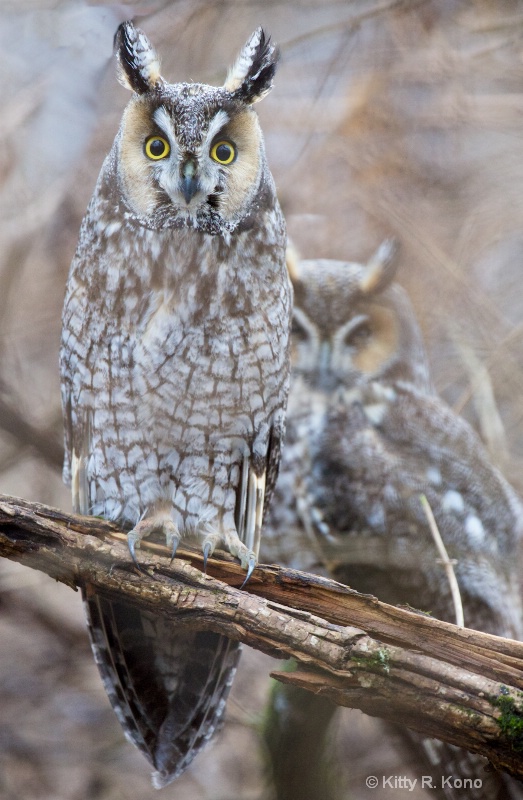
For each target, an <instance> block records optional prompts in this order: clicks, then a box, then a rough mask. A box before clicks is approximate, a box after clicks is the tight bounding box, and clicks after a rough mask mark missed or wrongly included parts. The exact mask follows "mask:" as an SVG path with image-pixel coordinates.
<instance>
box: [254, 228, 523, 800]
mask: <svg viewBox="0 0 523 800" xmlns="http://www.w3.org/2000/svg"><path fill="white" fill-rule="evenodd" d="M394 255H395V254H394V244H393V242H391V241H386V242H384V243H383V245H382V246H381V247H380V248H379V249H378V251H377V253H376V254H375V255H374V256H373V258H372V259H371V260H370V262H369V263H368V264H367V265H365V266H364V265H360V264H356V263H346V262H342V261H330V260H314V261H299V260H297V259H296V258H295V257H293V258H292V260H291V261H290V264H289V269H290V274H291V277H292V281H293V284H294V292H295V308H294V317H293V331H292V356H291V362H292V379H291V392H290V397H289V407H288V417H287V434H286V446H285V449H284V456H283V460H282V464H281V473H280V478H279V481H278V484H277V489H276V496H275V502H274V505H273V507H272V509H271V512H270V515H269V518H268V521H267V526H266V535H265V537H264V548H263V551H262V557H263V558H264V559H265V560H273V561H280V562H283V563H285V564H288V565H289V566H294V567H298V568H305V569H310V568H320V570H322V571H324V572H326V573H327V574H329V575H330V576H332V577H333V578H335V579H336V580H339V581H342V582H343V583H346V584H348V585H349V586H351V587H352V588H353V589H356V590H358V591H360V592H367V593H371V594H373V595H375V596H377V597H378V598H379V599H380V600H382V601H385V602H387V603H391V604H408V605H410V606H412V607H414V608H416V609H420V610H423V611H427V612H430V613H431V614H432V615H433V616H435V617H437V618H439V619H442V620H446V621H449V622H456V613H455V606H454V603H453V600H452V595H451V589H450V585H449V581H448V578H447V575H446V572H445V568H444V566H443V565H442V563H441V559H440V557H439V553H438V550H437V546H436V544H435V541H434V539H433V535H432V534H431V528H430V524H429V519H428V514H427V510H426V504H424V503H425V501H424V500H423V497H424V498H426V501H428V505H429V506H430V509H431V511H432V513H433V515H434V518H435V520H436V523H437V527H438V529H439V532H440V534H441V537H442V539H443V542H444V544H445V547H446V550H447V552H448V556H449V558H450V559H451V560H452V562H453V563H454V571H455V574H456V577H457V581H458V584H459V588H460V593H461V599H462V604H463V611H464V621H465V625H466V626H467V627H470V628H475V629H478V630H482V631H485V632H488V633H494V634H498V635H501V636H507V637H510V638H515V639H521V638H523V614H522V603H521V596H520V588H519V577H518V573H519V550H520V542H521V535H522V531H523V506H522V504H521V502H520V500H519V499H518V497H517V496H516V494H515V492H514V491H513V489H512V488H511V487H510V486H509V484H508V483H507V481H506V480H505V479H504V478H503V476H502V475H501V473H500V472H499V471H498V470H497V469H496V468H495V467H494V466H493V465H492V464H491V462H490V459H489V456H488V454H487V452H486V450H485V448H484V447H483V445H482V443H481V442H480V440H479V438H478V436H477V435H476V433H475V432H474V431H473V430H472V428H471V427H470V426H469V424H468V423H467V422H465V421H464V420H463V419H462V418H461V417H459V416H458V415H457V414H455V413H454V412H453V411H452V409H451V408H449V407H448V406H447V405H446V404H445V403H444V402H443V401H442V400H441V399H440V398H439V397H438V396H437V394H436V393H435V391H434V389H433V387H432V384H431V379H430V372H429V367H428V362H427V358H426V355H425V351H424V347H423V342H422V337H421V332H420V329H419V327H418V324H417V322H416V319H415V316H414V313H413V310H412V307H411V305H410V302H409V300H408V297H407V295H406V293H405V291H404V290H403V289H402V288H401V287H400V286H399V285H397V284H396V283H394V282H393V278H394V274H395V268H394V263H395V258H394ZM285 692H286V689H285V688H281V687H278V696H279V699H278V703H279V705H278V706H276V705H275V706H274V708H280V709H283V710H282V711H281V714H280V720H279V723H280V725H281V727H282V731H281V735H282V738H281V739H280V740H279V741H278V742H277V743H276V742H274V743H273V745H272V744H271V742H270V741H268V742H267V744H268V748H269V750H271V748H272V747H273V746H274V750H275V749H276V747H278V746H279V748H280V751H281V750H283V749H284V750H285V758H284V759H280V762H279V764H280V766H279V767H278V766H277V768H276V773H277V770H278V769H279V768H280V767H281V769H282V773H281V775H283V774H284V773H285V774H286V775H287V776H288V775H289V774H290V772H292V769H296V770H298V771H301V772H303V769H304V768H305V767H304V765H303V764H301V765H299V764H294V765H293V764H292V752H291V750H292V737H293V733H292V725H293V724H294V722H296V719H297V718H298V717H299V718H300V725H301V726H302V732H301V735H305V734H304V726H307V724H309V723H308V722H307V721H305V720H304V719H303V715H301V716H300V710H299V706H300V700H299V699H298V700H296V699H295V698H294V700H292V697H293V695H292V693H291V692H288V693H287V704H286V703H285V702H283V701H282V696H283V695H284V694H285ZM293 702H294V703H295V706H294V709H293V708H292V703H293ZM310 702H311V704H312V706H314V709H312V710H311V711H310V713H309V714H308V715H307V716H310V717H313V716H314V715H315V714H316V713H317V712H318V709H319V707H320V706H321V705H322V704H324V703H325V702H326V701H322V699H321V698H316V697H315V698H314V700H311V701H310ZM274 708H273V710H274ZM285 709H286V710H285ZM276 713H278V712H277V711H276ZM331 713H334V707H332V712H331ZM400 735H401V738H402V739H403V740H404V741H406V742H407V744H408V749H409V751H410V752H411V753H412V751H413V749H414V751H415V752H416V756H415V758H416V759H417V760H416V765H417V769H418V771H419V767H420V763H424V766H423V769H424V770H428V771H427V772H426V773H425V774H431V770H432V772H433V774H434V775H435V776H436V778H435V781H434V783H435V785H436V786H438V787H441V775H442V774H445V775H449V774H450V775H456V776H457V775H467V776H468V775H470V774H472V775H480V777H481V779H482V787H483V788H482V790H470V789H467V791H466V793H465V794H460V793H459V791H457V790H454V793H452V791H453V790H449V791H450V792H451V793H450V794H445V793H444V792H443V790H441V789H440V790H439V791H440V792H441V795H440V796H441V797H449V798H450V797H452V798H458V797H463V798H464V797H467V798H477V799H478V800H479V798H481V799H482V800H486V799H487V798H488V799H489V800H492V799H493V798H501V797H503V798H506V797H509V796H519V795H516V794H514V795H511V794H509V789H508V783H509V781H507V783H505V776H501V775H500V774H498V773H489V774H487V773H485V772H484V771H483V768H484V764H485V760H484V759H481V758H480V757H478V756H476V755H473V754H469V753H466V752H465V751H462V750H458V749H457V748H453V747H451V746H450V745H445V744H443V743H441V742H436V741H433V740H430V741H429V740H422V737H421V736H417V735H416V734H414V733H413V732H408V731H406V729H402V733H400ZM286 737H287V738H286ZM311 741H313V742H314V741H315V740H314V734H313V730H312V723H311ZM314 746H315V747H316V748H320V747H321V743H320V742H319V741H318V740H317V739H316V743H315V745H314ZM274 750H273V751H272V753H273V759H275V760H276V762H278V756H277V754H275V752H274ZM282 761H285V764H284V765H282V763H281V762H282ZM437 776H439V777H437ZM275 780H276V783H277V784H278V776H277V774H276V778H275ZM281 782H282V783H283V777H282V778H281ZM510 784H511V786H512V791H514V792H516V784H515V782H514V781H512V780H510ZM517 786H518V787H519V784H518V785H517ZM278 788H279V793H278V800H283V798H286V797H287V795H286V794H285V791H284V790H283V789H282V788H281V787H278ZM474 792H477V793H474ZM288 796H289V797H290V796H291V795H290V794H289V795H288ZM431 796H432V797H434V796H437V793H436V792H435V791H434V790H431ZM522 796H523V793H522Z"/></svg>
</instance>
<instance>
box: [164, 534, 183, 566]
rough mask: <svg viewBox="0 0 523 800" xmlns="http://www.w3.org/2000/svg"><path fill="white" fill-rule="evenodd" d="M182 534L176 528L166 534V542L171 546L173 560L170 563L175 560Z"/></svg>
mask: <svg viewBox="0 0 523 800" xmlns="http://www.w3.org/2000/svg"><path fill="white" fill-rule="evenodd" d="M181 538H182V537H181V536H180V534H179V533H178V530H177V529H176V528H175V529H174V530H168V531H167V532H166V534H165V544H166V545H167V547H170V548H171V561H170V563H169V565H170V564H172V563H173V561H174V557H175V555H176V551H177V550H178V545H179V544H180V541H181Z"/></svg>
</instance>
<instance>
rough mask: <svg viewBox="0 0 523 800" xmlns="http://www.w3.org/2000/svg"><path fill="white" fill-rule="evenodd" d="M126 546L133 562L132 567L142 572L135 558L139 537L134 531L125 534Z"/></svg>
mask: <svg viewBox="0 0 523 800" xmlns="http://www.w3.org/2000/svg"><path fill="white" fill-rule="evenodd" d="M127 546H128V548H129V552H130V554H131V558H132V560H133V562H134V566H135V567H136V568H137V569H139V570H140V572H143V570H142V568H141V566H140V565H139V563H138V559H137V558H136V547H140V537H139V536H138V535H137V534H136V532H135V531H129V533H128V534H127Z"/></svg>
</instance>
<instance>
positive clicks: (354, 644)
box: [0, 496, 523, 778]
mask: <svg viewBox="0 0 523 800" xmlns="http://www.w3.org/2000/svg"><path fill="white" fill-rule="evenodd" d="M0 555H2V556H5V557H7V558H10V559H12V560H14V561H18V562H20V563H21V564H25V565H26V566H29V567H32V568H34V569H39V570H41V571H43V572H46V573H47V574H48V575H51V576H52V577H54V578H56V579H57V580H60V581H62V582H63V583H65V584H67V585H68V586H71V587H73V588H74V587H76V586H77V585H81V584H90V585H91V586H92V588H93V589H95V590H97V591H103V592H105V593H106V594H108V595H111V596H118V597H119V599H122V598H125V600H127V601H128V602H132V603H136V604H139V605H140V606H141V607H143V608H147V609H148V610H150V611H154V612H155V613H157V614H161V615H163V616H165V617H167V618H171V619H173V620H175V621H176V623H177V624H178V625H180V626H185V627H187V628H188V629H189V628H191V629H196V628H197V629H205V630H213V631H216V632H219V633H222V634H225V635H226V636H229V637H230V638H231V639H235V640H240V641H243V642H245V643H246V644H248V645H250V646H251V647H254V648H256V649H258V650H262V651H263V652H265V653H268V654H270V655H274V656H278V657H284V658H291V657H293V658H295V659H296V660H297V661H298V662H299V666H298V669H297V670H296V671H295V672H278V673H274V677H276V678H278V679H279V680H281V681H286V682H288V683H293V684H294V685H296V686H300V687H302V688H304V689H307V690H309V691H312V692H314V693H316V694H322V695H324V696H326V697H329V698H331V699H332V700H333V701H334V702H335V703H338V704H340V705H346V706H350V707H353V708H360V709H361V710H362V711H364V712H366V713H368V714H371V715H373V716H380V717H383V718H385V719H390V720H393V721H394V722H403V723H404V724H406V725H408V726H409V727H411V728H413V729H415V730H417V731H420V732H422V733H424V734H426V735H429V736H435V737H436V738H439V739H443V740H444V741H447V742H450V743H452V744H455V745H459V746H460V747H464V748H466V749H468V750H472V751H474V752H478V753H481V754H482V755H484V756H486V757H487V758H488V759H490V761H491V762H492V764H493V765H494V766H495V767H496V768H499V769H505V770H507V771H508V772H510V773H511V774H512V775H514V776H516V777H519V778H523V759H522V757H521V754H522V752H523V702H522V697H523V691H522V690H523V643H520V642H514V641H511V640H508V639H502V638H500V637H497V636H491V635H488V634H484V633H479V632H477V631H472V630H467V629H460V628H457V627H456V626H454V625H450V624H448V623H444V622H440V621H439V620H435V619H431V618H430V617H427V616H425V615H423V614H418V613H415V612H413V611H407V610H404V609H400V608H396V607H394V606H389V605H387V604H385V603H381V602H380V601H378V600H377V599H376V598H374V597H371V596H369V595H361V594H358V593H357V592H355V591H353V590H351V589H349V588H348V587H346V586H344V585H342V584H338V583H336V582H334V581H330V580H327V579H324V578H320V577H316V576H313V575H309V574H307V573H303V572H298V571H296V570H289V569H283V568H280V567H276V566H260V567H258V568H257V569H256V570H255V572H254V574H253V576H252V578H251V580H250V581H249V583H248V585H247V587H246V590H245V591H240V590H239V589H238V587H239V586H240V585H241V583H242V581H243V578H244V573H243V571H242V570H241V568H240V567H239V566H238V565H237V564H236V563H234V562H233V561H232V560H231V559H227V558H226V557H225V556H224V557H223V559H218V558H213V559H210V560H209V564H208V572H209V574H208V575H203V574H202V572H201V571H200V568H201V566H202V556H201V554H200V553H197V552H195V551H194V552H193V551H188V550H187V551H184V552H183V553H180V556H181V557H180V558H178V557H177V558H176V559H175V560H174V562H173V564H172V565H171V566H169V559H168V551H167V550H166V548H165V547H163V546H161V545H155V544H153V543H151V544H147V547H145V543H144V547H143V548H142V550H141V552H140V558H141V559H142V563H143V564H144V566H147V569H148V570H149V571H150V573H151V574H150V576H148V575H144V574H138V573H137V572H136V571H135V570H134V568H133V567H132V565H131V562H130V558H129V554H128V550H127V544H126V538H125V534H123V533H121V532H120V531H119V530H118V529H117V528H116V527H115V526H114V525H112V524H111V523H108V522H104V521H102V520H99V519H96V518H94V517H79V516H76V515H69V514H65V513H64V512H62V511H58V510H57V509H53V508H49V507H47V506H43V505H40V504H37V503H28V502H27V501H25V500H19V499H16V498H11V497H5V496H0Z"/></svg>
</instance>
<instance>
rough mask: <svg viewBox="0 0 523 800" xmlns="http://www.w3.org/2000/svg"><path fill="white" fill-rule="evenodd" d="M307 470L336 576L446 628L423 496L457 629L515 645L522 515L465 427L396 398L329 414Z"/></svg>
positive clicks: (399, 391) (448, 610) (418, 401)
mask: <svg viewBox="0 0 523 800" xmlns="http://www.w3.org/2000/svg"><path fill="white" fill-rule="evenodd" d="M320 438H321V441H320V445H319V448H318V455H317V457H315V458H313V463H314V467H313V473H312V478H311V480H310V494H311V496H312V497H313V498H314V503H315V504H316V507H317V508H318V509H319V512H320V513H321V515H322V516H323V518H324V519H325V521H326V522H327V524H328V528H329V532H330V534H331V535H330V536H329V537H326V536H323V537H322V536H321V534H319V535H318V538H322V540H323V546H324V550H325V552H326V553H328V557H327V559H328V561H329V563H330V564H331V565H332V569H333V572H334V574H335V575H336V576H337V577H338V579H340V580H344V581H345V582H348V583H350V584H351V585H352V586H354V588H356V589H360V590H361V591H368V592H372V593H374V594H377V595H378V597H380V599H382V600H385V601H387V602H391V603H395V604H397V603H409V604H411V605H413V606H414V607H416V608H422V609H423V610H427V611H431V612H432V613H433V614H434V615H435V616H437V617H439V618H441V619H446V620H449V621H454V610H453V604H452V600H451V595H450V590H449V585H448V580H447V578H446V573H445V571H444V569H443V567H442V565H441V563H440V562H439V561H438V558H439V556H438V553H437V550H436V545H435V544H434V541H433V539H432V535H431V532H430V525H429V522H428V519H427V516H426V511H425V509H424V507H423V503H422V501H421V496H422V495H425V497H426V498H427V500H428V502H429V504H430V507H431V509H432V512H433V514H434V517H435V519H436V522H437V525H438V529H439V531H440V533H441V536H442V538H443V541H444V543H445V546H446V548H447V551H448V554H449V556H450V558H451V559H455V560H456V562H457V563H456V565H455V572H456V577H457V579H458V583H459V585H460V590H461V593H462V599H463V603H464V611H465V624H466V625H467V626H468V627H473V628H477V629H479V630H484V631H487V632H492V633H498V634H500V635H505V636H512V637H515V638H520V637H521V636H522V634H523V625H522V617H523V612H522V604H521V596H520V590H519V586H518V580H517V563H516V560H517V558H518V557H519V548H520V543H521V530H522V523H523V507H522V505H521V503H520V501H519V500H518V498H517V497H516V495H515V493H514V491H513V490H512V488H511V487H510V486H509V484H508V483H507V481H506V480H505V479H504V478H503V476H502V475H501V474H500V473H499V471H498V470H497V469H496V468H495V467H494V466H493V465H492V464H491V463H490V460H489V458H488V455H487V453H486V451H485V449H484V448H483V446H482V444H481V442H480V440H479V438H478V437H477V435H476V434H475V432H474V431H473V430H472V428H471V427H470V426H469V425H468V423H467V422H466V421H465V420H463V419H462V418H460V417H459V416H457V415H456V414H455V413H454V412H453V411H452V410H451V409H450V408H449V407H448V406H446V404H445V403H443V401H441V400H440V399H439V398H437V397H434V396H429V395H425V394H423V393H419V392H417V391H416V390H414V389H412V388H411V387H409V386H401V385H400V386H395V395H394V401H393V402H387V403H386V404H383V406H382V407H378V404H371V403H368V404H367V405H364V404H361V403H355V404H353V405H349V406H346V407H344V408H340V407H337V408H334V409H333V410H332V412H331V414H330V415H329V417H328V418H327V420H326V423H325V426H324V429H323V431H322V434H321V437H320Z"/></svg>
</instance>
